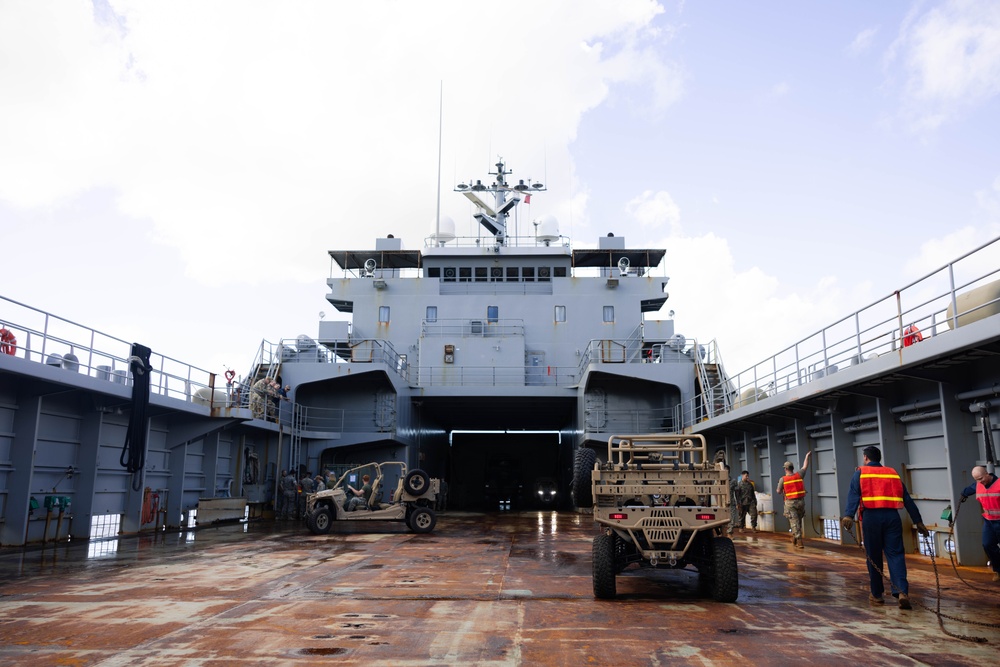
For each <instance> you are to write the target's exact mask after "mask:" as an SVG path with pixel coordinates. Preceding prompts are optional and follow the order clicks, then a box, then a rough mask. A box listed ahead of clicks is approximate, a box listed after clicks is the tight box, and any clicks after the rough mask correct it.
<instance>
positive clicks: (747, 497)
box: [736, 470, 757, 533]
mask: <svg viewBox="0 0 1000 667" xmlns="http://www.w3.org/2000/svg"><path fill="white" fill-rule="evenodd" d="M736 498H737V500H739V501H740V530H743V529H744V528H746V527H747V514H750V527H751V528H753V532H755V533H756V532H757V489H756V487H754V484H753V482H752V481H750V472H749V471H747V470H744V471H743V473H742V474H741V475H740V481H739V483H738V484H737V488H736Z"/></svg>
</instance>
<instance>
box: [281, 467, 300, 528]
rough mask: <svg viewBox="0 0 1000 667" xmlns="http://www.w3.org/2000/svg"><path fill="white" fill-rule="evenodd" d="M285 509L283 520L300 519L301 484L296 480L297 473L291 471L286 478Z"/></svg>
mask: <svg viewBox="0 0 1000 667" xmlns="http://www.w3.org/2000/svg"><path fill="white" fill-rule="evenodd" d="M284 488H285V507H284V513H283V514H282V515H281V518H282V519H297V518H298V506H297V505H298V495H299V482H298V480H297V479H295V473H294V472H293V471H289V473H288V474H287V475H286V476H285V487H284Z"/></svg>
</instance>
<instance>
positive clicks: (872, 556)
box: [840, 447, 929, 609]
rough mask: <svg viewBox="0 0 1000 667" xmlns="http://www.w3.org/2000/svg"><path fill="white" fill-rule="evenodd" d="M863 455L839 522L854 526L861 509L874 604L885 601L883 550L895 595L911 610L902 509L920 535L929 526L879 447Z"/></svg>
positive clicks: (900, 605)
mask: <svg viewBox="0 0 1000 667" xmlns="http://www.w3.org/2000/svg"><path fill="white" fill-rule="evenodd" d="M861 456H862V458H863V459H864V463H863V464H862V465H861V467H860V468H858V469H857V470H856V471H855V472H854V477H852V478H851V487H850V490H849V491H848V493H847V508H846V509H845V510H844V517H843V518H842V519H841V520H840V524H841V525H842V526H843V527H844V530H850V529H851V527H852V526H854V514H855V513H856V512H858V511H859V510H860V512H861V514H859V519H860V521H861V534H862V536H863V538H864V545H865V554H866V555H867V556H868V559H867V561H868V580H869V587H870V589H871V593H870V594H869V595H868V601H869V602H870V603H871V604H876V605H879V604H885V600H883V599H882V594H883V593H884V592H885V584H884V583H883V581H882V552H883V551H884V552H885V558H886V560H887V561H888V564H889V579H890V581H891V582H892V595H893V597H898V598H899V608H900V609H912V606H911V605H910V585H909V583H907V581H906V555H905V552H904V551H903V522H902V521H901V520H900V518H899V510H900V508H902V507H905V508H906V511H907V513H909V515H910V519H912V520H913V523H914V525H915V526H916V527H917V530H918V531H919V532H920V534H921V535H928V534H929V533H928V532H927V527H926V526H925V525H924V522H923V519H921V518H920V510H918V509H917V506H916V504H915V503H914V502H913V499H912V498H910V494H909V492H907V490H906V486H904V485H903V482H902V480H901V479H900V478H899V473H897V472H896V471H895V470H893V469H892V468H889V467H887V466H884V465H882V452H881V451H879V448H878V447H865V448H864V449H863V450H862V452H861Z"/></svg>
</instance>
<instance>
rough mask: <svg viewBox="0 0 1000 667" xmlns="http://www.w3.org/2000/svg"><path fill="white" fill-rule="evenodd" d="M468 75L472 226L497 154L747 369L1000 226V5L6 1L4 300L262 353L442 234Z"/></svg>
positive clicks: (120, 328) (458, 171)
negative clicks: (338, 255)
mask: <svg viewBox="0 0 1000 667" xmlns="http://www.w3.org/2000/svg"><path fill="white" fill-rule="evenodd" d="M442 82H443V86H444V114H443V120H444V137H443V159H442V165H443V168H442V181H443V183H442V190H443V192H442V196H441V203H442V209H443V211H444V213H446V214H447V215H449V216H451V217H453V218H454V219H455V220H456V221H457V223H458V227H459V233H462V232H463V231H464V232H467V233H471V232H472V230H473V223H472V222H470V215H469V213H470V211H469V207H468V205H467V203H464V199H462V198H461V197H458V196H457V195H455V194H454V193H452V191H451V186H452V185H453V184H454V183H455V182H457V181H460V180H465V179H468V178H470V177H473V178H475V177H483V176H485V173H484V172H485V171H486V169H487V167H488V166H489V165H491V164H492V163H493V162H495V160H496V157H497V156H498V155H502V156H503V157H504V158H505V159H506V160H507V161H508V163H509V164H510V165H511V166H512V167H513V168H514V170H515V177H525V176H531V177H533V178H543V179H544V180H545V181H546V185H547V186H548V188H549V190H548V192H547V193H545V194H544V195H542V196H538V197H535V198H534V201H533V202H532V204H531V210H530V212H529V213H530V215H531V216H532V217H534V216H536V215H541V214H552V215H555V216H556V217H557V218H558V219H559V221H560V231H561V232H562V233H563V234H566V235H569V236H572V238H573V240H574V242H575V243H577V244H580V245H594V244H596V240H597V237H598V236H601V235H604V234H606V233H607V232H614V233H615V234H616V235H619V236H621V235H624V236H625V237H626V240H627V242H628V244H629V245H632V246H644V247H665V248H667V250H668V253H667V262H668V266H667V273H668V275H670V276H671V283H670V293H671V298H670V301H669V302H668V305H667V306H666V307H665V308H664V311H666V310H670V309H672V310H675V311H676V318H675V319H676V320H677V326H678V329H679V330H680V331H682V332H683V333H685V334H686V335H688V336H693V337H697V338H698V339H699V340H708V339H712V338H715V339H717V340H718V341H719V344H720V346H721V349H722V351H723V355H724V358H725V359H726V362H727V365H728V366H730V367H731V370H733V371H738V370H742V369H743V368H744V367H746V366H749V365H750V364H752V363H755V362H757V361H759V360H760V359H762V358H763V357H765V356H767V355H768V354H770V353H772V352H775V351H777V350H778V349H780V348H782V347H784V346H786V345H787V344H789V343H791V342H793V341H794V340H797V339H798V338H801V337H804V336H806V335H808V334H810V333H812V332H813V331H816V330H817V329H819V328H820V327H822V326H823V325H825V324H827V323H829V322H831V321H833V320H836V319H839V318H840V317H841V316H843V315H845V314H847V313H849V312H851V311H853V310H855V309H857V308H859V307H862V306H864V305H866V304H868V303H870V302H872V301H874V300H875V299H877V298H880V297H882V296H885V295H886V294H889V293H891V292H892V291H893V290H894V289H896V288H898V287H900V286H902V285H904V284H906V283H908V282H910V281H911V280H913V279H914V278H916V277H918V276H919V275H922V274H923V273H926V272H928V271H930V270H932V269H935V268H937V267H938V266H940V265H942V264H943V263H945V262H946V261H948V260H950V259H952V258H954V257H956V256H957V255H959V254H961V253H963V252H965V251H967V250H970V249H971V248H973V247H975V246H977V245H979V244H980V243H982V242H984V241H986V240H988V239H990V238H993V237H996V236H998V235H1000V132H997V129H996V128H997V120H996V119H997V118H1000V102H998V94H1000V3H997V2H994V1H992V0H981V1H977V0H964V1H956V2H878V3H872V2H860V1H859V2H842V3H826V4H824V3H791V2H764V3H745V2H722V1H719V2H680V3H678V2H660V3H656V2H650V1H648V0H615V1H613V2H610V1H608V2H605V1H596V0H589V1H588V0H575V1H572V2H571V1H565V2H559V1H552V2H545V3H538V2H528V1H524V2H522V1H520V0H511V1H510V2H505V3H502V4H485V3H469V2H446V1H436V2H407V3H400V2H385V1H376V0H373V1H370V2H365V3H304V2H287V3H261V2H250V3H245V2H215V3H210V4H206V3H199V2H174V3H169V4H152V3H143V2H118V1H110V2H105V1H104V0H100V1H99V2H96V1H95V2H93V3H90V2H76V3H74V2H33V1H32V2H29V1H8V2H4V3H2V4H0V91H3V94H2V95H0V229H2V230H3V231H4V236H5V243H4V252H3V256H4V265H5V273H6V275H7V276H8V280H7V281H6V283H5V285H4V287H3V288H0V294H2V295H3V296H6V297H8V298H12V299H16V300H18V301H22V302H26V303H28V304H31V305H34V306H36V307H38V308H42V309H45V310H48V311H51V312H53V313H55V314H57V315H60V316H63V317H67V318H70V319H73V320H76V321H78V322H80V323H82V324H86V325H89V326H93V327H95V328H97V329H100V330H102V331H104V332H106V333H109V334H112V335H115V336H119V337H121V338H124V339H127V340H137V341H139V342H143V343H145V344H147V345H149V346H150V347H152V348H153V349H154V351H157V352H162V353H163V354H167V355H170V356H173V357H176V358H179V359H181V360H184V361H188V362H190V363H193V364H195V365H198V366H201V367H203V368H207V369H208V370H213V371H217V372H219V371H221V370H222V369H223V368H224V367H234V368H236V370H237V371H238V372H241V373H242V372H244V371H245V370H246V369H248V367H249V364H250V362H251V361H252V357H253V353H254V352H255V350H256V348H257V345H258V344H259V342H260V340H261V339H262V338H268V339H270V340H277V339H279V338H282V337H287V338H293V337H295V336H297V335H298V334H302V333H305V334H308V335H315V333H316V329H317V324H316V323H317V319H318V313H319V311H325V312H327V313H332V309H331V308H330V307H329V306H328V305H327V303H326V301H325V298H324V295H325V293H326V288H325V279H326V277H327V276H328V275H329V270H330V267H329V259H328V256H327V254H326V251H327V250H329V249H337V248H357V249H360V248H366V247H370V246H371V245H372V243H373V240H374V238H375V237H377V236H384V235H386V234H388V233H393V234H395V235H396V236H397V237H401V238H403V242H404V247H407V248H419V247H421V246H422V244H423V239H424V237H426V236H427V235H428V234H429V233H430V231H431V225H432V220H433V217H434V214H435V205H436V178H437V173H436V172H437V131H438V98H439V86H440V85H441V83H442ZM2 318H3V315H2V314H0V320H2ZM748 332H749V333H748Z"/></svg>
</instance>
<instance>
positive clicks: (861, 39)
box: [847, 28, 878, 56]
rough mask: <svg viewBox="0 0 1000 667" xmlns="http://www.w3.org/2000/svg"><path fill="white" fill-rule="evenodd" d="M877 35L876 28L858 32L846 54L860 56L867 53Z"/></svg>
mask: <svg viewBox="0 0 1000 667" xmlns="http://www.w3.org/2000/svg"><path fill="white" fill-rule="evenodd" d="M877 33H878V28H865V29H864V30H862V31H861V32H859V33H858V34H857V35H856V36H855V37H854V41H852V42H851V43H850V44H849V45H848V47H847V53H848V54H850V55H852V56H860V55H862V54H864V53H867V52H868V50H869V49H870V48H871V46H872V42H873V41H875V35H876V34H877Z"/></svg>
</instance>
